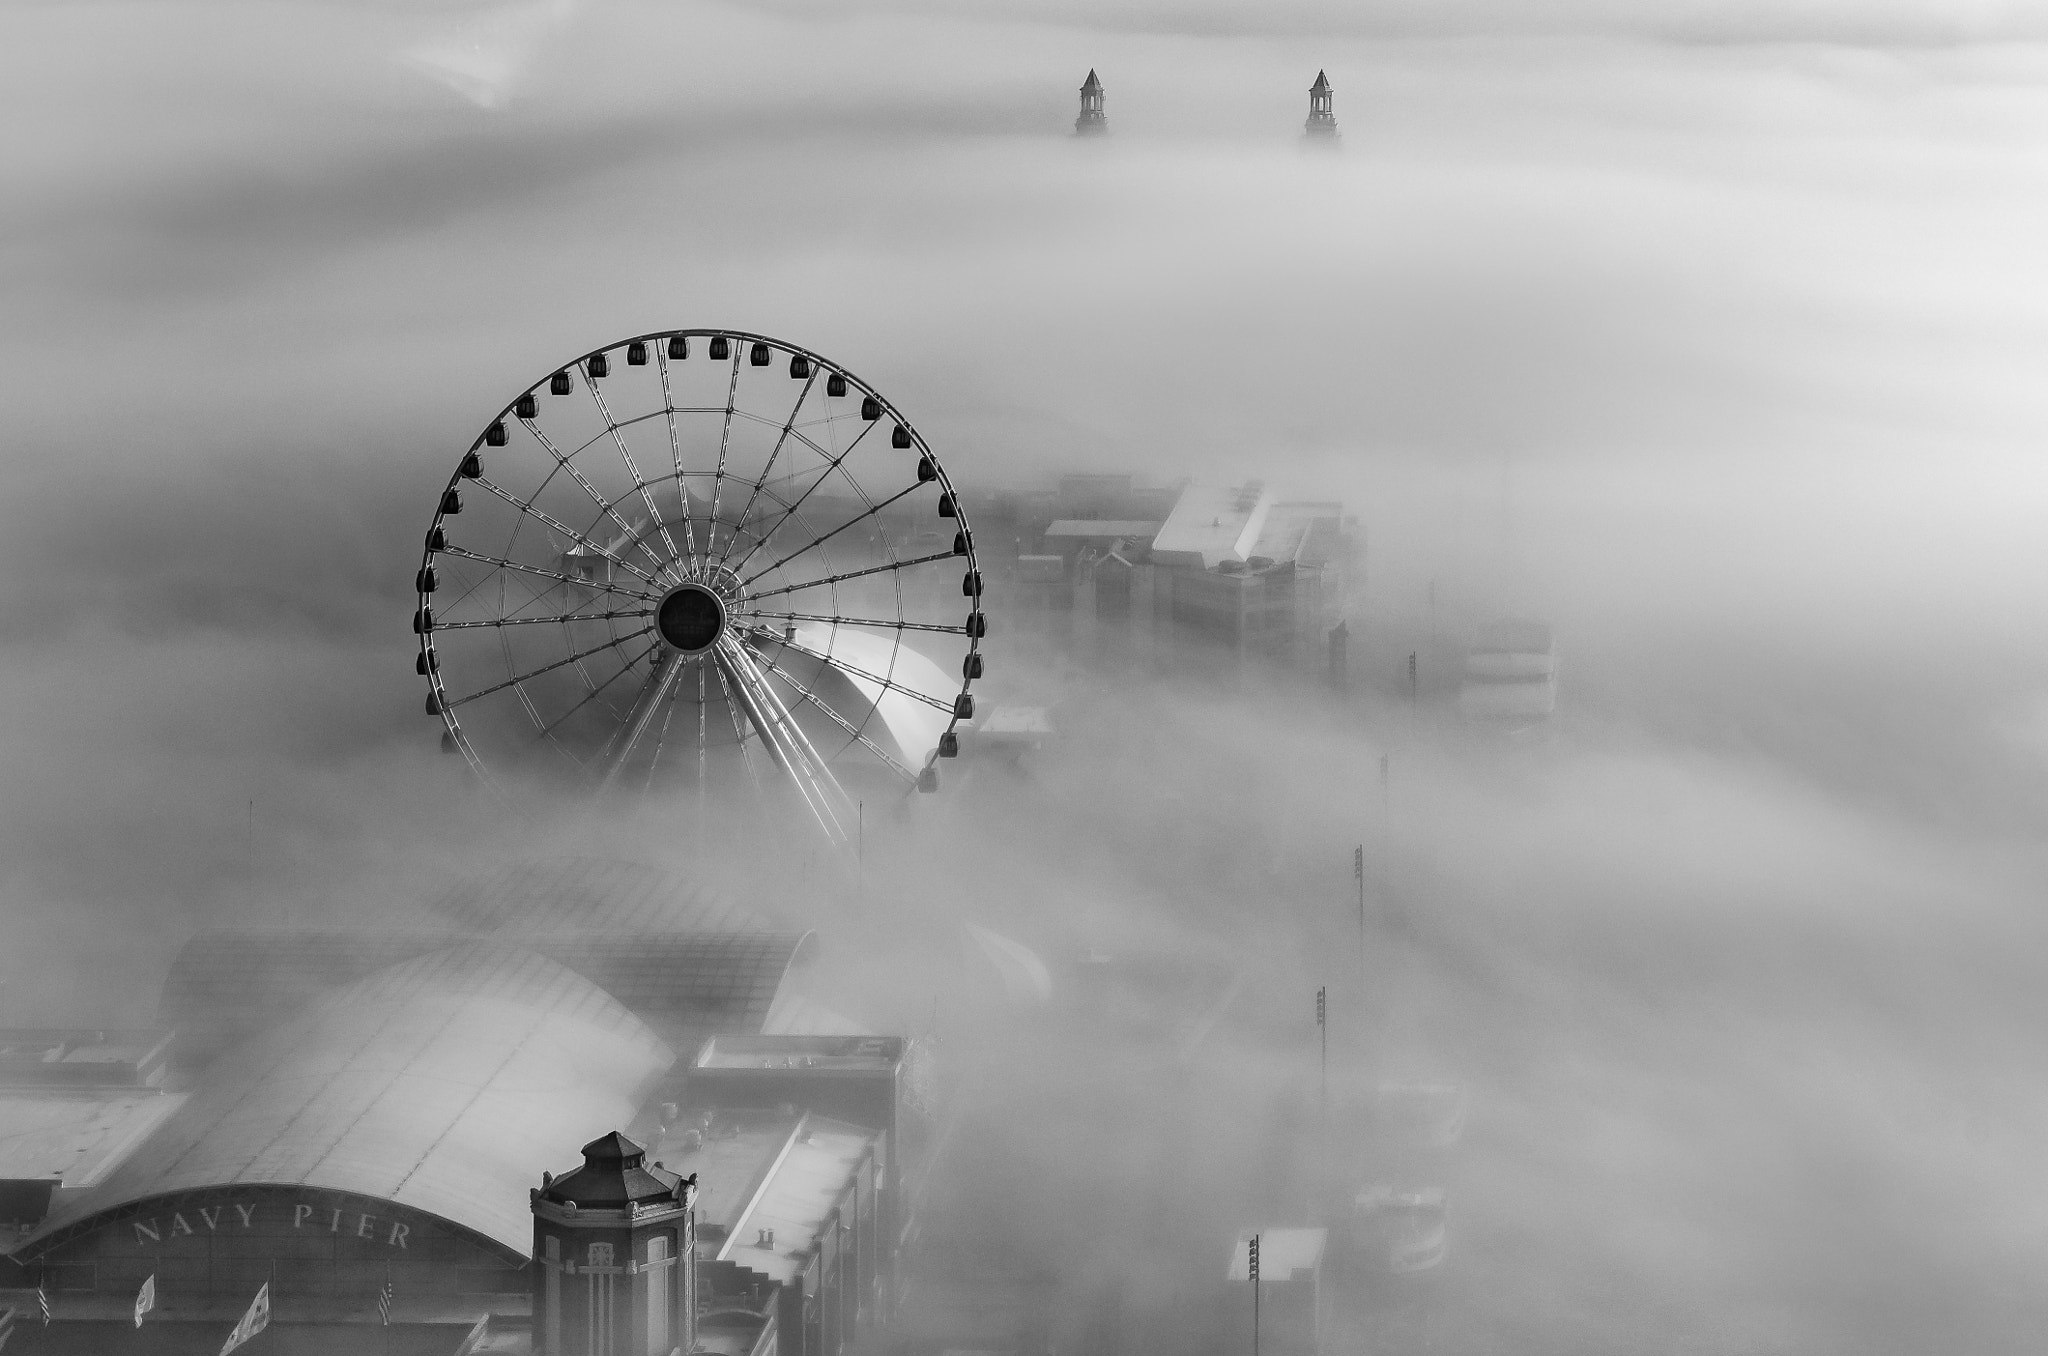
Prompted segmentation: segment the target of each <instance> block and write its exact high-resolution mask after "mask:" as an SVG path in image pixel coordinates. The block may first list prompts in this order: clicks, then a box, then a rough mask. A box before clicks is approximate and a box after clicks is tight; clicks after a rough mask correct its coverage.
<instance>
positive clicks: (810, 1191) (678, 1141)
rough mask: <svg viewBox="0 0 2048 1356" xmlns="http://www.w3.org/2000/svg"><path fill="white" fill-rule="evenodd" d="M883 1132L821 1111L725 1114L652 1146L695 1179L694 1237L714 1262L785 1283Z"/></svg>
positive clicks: (668, 1132) (663, 1160)
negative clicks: (710, 1249)
mask: <svg viewBox="0 0 2048 1356" xmlns="http://www.w3.org/2000/svg"><path fill="white" fill-rule="evenodd" d="M881 1137H882V1132H881V1131H879V1130H871V1129H868V1128H867V1127H865V1126H858V1125H852V1124H850V1123H848V1122H845V1121H838V1120H832V1119H830V1118H828V1117H824V1116H816V1115H803V1114H788V1115H785V1114H783V1113H782V1112H779V1111H731V1110H721V1111H715V1112H710V1113H706V1114H705V1115H702V1116H700V1117H698V1118H697V1119H696V1120H695V1121H692V1122H689V1123H686V1124H682V1125H674V1126H669V1127H666V1128H665V1129H663V1130H662V1131H661V1132H660V1134H659V1135H658V1136H657V1137H656V1138H655V1145H654V1148H652V1149H650V1150H649V1151H648V1152H649V1154H650V1155H652V1156H654V1157H655V1158H656V1159H658V1161H659V1163H660V1164H661V1166H662V1167H664V1168H665V1169H667V1170H668V1171H669V1172H672V1173H682V1174H684V1175H685V1176H687V1175H689V1174H690V1173H695V1174H696V1175H697V1238H698V1240H699V1242H700V1243H701V1244H706V1245H708V1244H717V1248H716V1250H715V1252H713V1254H712V1257H713V1260H716V1261H721V1262H735V1263H738V1264H739V1265H740V1266H743V1267H747V1268H749V1269H750V1270H753V1271H757V1272H760V1273H761V1274H762V1275H764V1276H768V1277H770V1278H772V1279H774V1280H778V1281H787V1280H789V1279H791V1278H792V1277H794V1276H795V1275H796V1274H797V1272H799V1271H800V1270H802V1268H803V1259H804V1258H806V1257H807V1256H808V1255H809V1254H810V1251H811V1249H812V1248H813V1247H814V1246H816V1244H817V1241H818V1238H819V1234H820V1232H821V1231H822V1230H823V1228H824V1226H825V1221H826V1218H827V1216H829V1215H830V1214H831V1212H832V1208H833V1206H834V1205H835V1204H836V1203H837V1202H838V1200H839V1198H840V1196H841V1194H842V1193H843V1192H844V1191H845V1189H846V1184H847V1183H848V1181H850V1180H851V1178H852V1176H853V1174H854V1173H855V1172H856V1171H857V1170H858V1169H859V1167H860V1164H861V1161H862V1160H863V1159H864V1158H866V1157H868V1156H869V1155H870V1154H873V1153H875V1152H876V1150H877V1146H878V1144H879V1143H880V1140H881ZM771 1233H772V1240H771V1238H770V1235H771Z"/></svg>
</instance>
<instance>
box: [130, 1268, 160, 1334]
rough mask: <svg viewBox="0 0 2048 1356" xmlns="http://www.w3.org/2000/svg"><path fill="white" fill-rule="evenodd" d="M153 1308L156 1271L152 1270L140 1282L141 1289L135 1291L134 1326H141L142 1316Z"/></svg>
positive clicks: (154, 1304)
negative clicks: (144, 1279)
mask: <svg viewBox="0 0 2048 1356" xmlns="http://www.w3.org/2000/svg"><path fill="white" fill-rule="evenodd" d="M154 1308H156V1273H155V1272H153V1271H152V1272H151V1273H150V1274H149V1279H148V1280H146V1281H144V1282H143V1283H142V1289H140V1290H138V1291H136V1292H135V1326H136V1327H138V1328H139V1327H141V1326H142V1316H143V1315H144V1314H146V1313H148V1312H149V1311H150V1310H151V1309H154Z"/></svg>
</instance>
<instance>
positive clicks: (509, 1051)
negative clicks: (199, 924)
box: [23, 942, 675, 1256]
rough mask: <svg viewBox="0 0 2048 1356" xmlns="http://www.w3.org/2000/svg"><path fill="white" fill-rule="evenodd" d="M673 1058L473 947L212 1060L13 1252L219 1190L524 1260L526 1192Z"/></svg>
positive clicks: (559, 982) (571, 983) (568, 989)
mask: <svg viewBox="0 0 2048 1356" xmlns="http://www.w3.org/2000/svg"><path fill="white" fill-rule="evenodd" d="M674 1061H675V1053H674V1051H672V1050H671V1049H670V1047H669V1046H668V1045H666V1044H665V1043H664V1042H663V1041H662V1040H661V1039H660V1038H659V1037H657V1036H656V1035H655V1034H654V1032H653V1031H652V1030H651V1029H649V1027H648V1026H647V1024H646V1023H644V1022H642V1021H641V1020H640V1019H639V1018H637V1017H635V1016H634V1015H633V1014H632V1013H631V1012H630V1011H628V1010H627V1009H626V1007H625V1006H624V1005H622V1004H621V1003H620V1002H619V1001H618V1000H616V999H615V998H613V997H612V996H611V995H609V994H607V993H605V992H604V991H603V990H602V989H600V988H599V987H598V986H597V985H595V984H593V983H591V982H590V981H589V980H588V979H586V978H584V977H583V976H581V975H579V974H577V973H575V972H573V971H571V970H570V969H568V968H566V967H564V966H562V965H559V964H557V963H556V962H554V961H551V960H548V959H547V958H545V957H543V956H540V955H536V954H534V953H533V952H531V951H527V950H523V949H519V948H515V947H511V946H507V945H504V944H500V943H491V942H467V943H463V944H461V945H458V946H453V947H449V948H446V949H443V950H438V951H433V952H430V953H428V954H425V955H419V956H414V957H411V958H409V959H406V960H401V961H399V962H398V963H396V964H393V965H388V966H386V967H384V968H382V969H380V970H377V971H376V972H375V973H373V974H370V975H367V976H365V977H363V978H361V979H358V980H357V981H356V982H354V983H352V984H349V985H347V986H346V987H344V988H341V989H339V990H336V991H334V992H331V993H328V994H325V995H323V996H321V997H319V998H316V999H314V1000H313V1002H312V1003H311V1005H310V1006H308V1007H306V1008H305V1009H304V1010H302V1011H301V1012H300V1013H299V1015H298V1016H297V1017H296V1018H294V1019H292V1020H291V1021H289V1022H287V1023H285V1024H283V1025H282V1026H281V1027H279V1028H277V1029H275V1030H273V1031H272V1032H270V1033H269V1034H267V1035H264V1036H260V1037H258V1038H257V1039H255V1040H253V1041H251V1042H250V1043H248V1044H247V1045H244V1046H242V1047H241V1048H239V1049H238V1050H236V1051H235V1053H234V1054H233V1056H232V1057H231V1058H227V1059H222V1060H217V1061H216V1062H215V1063H214V1064H213V1065H212V1066H210V1067H209V1068H208V1069H207V1071H206V1073H205V1074H204V1075H203V1076H202V1077H201V1079H200V1081H199V1083H198V1084H197V1086H196V1087H195V1088H194V1089H193V1092H192V1096H191V1097H190V1099H189V1100H188V1101H187V1102H186V1103H185V1105H184V1106H183V1107H181V1108H180V1109H179V1110H178V1112H177V1113H176V1114H175V1115H173V1116H172V1117H171V1118H170V1120H169V1121H167V1122H166V1123H165V1124H164V1126H163V1127H162V1128H161V1129H160V1130H158V1131H157V1133H155V1134H154V1135H152V1136H151V1137H150V1138H149V1139H148V1140H147V1141H145V1142H144V1143H143V1144H142V1145H141V1146H140V1147H139V1148H138V1149H137V1150H136V1151H135V1152H134V1153H133V1154H132V1155H131V1156H130V1157H129V1158H128V1159H127V1161H125V1162H124V1163H122V1164H121V1166H120V1167H119V1168H117V1169H115V1171H114V1172H113V1173H112V1174H110V1175H109V1177H108V1178H107V1180H106V1181H104V1182H103V1183H101V1184H100V1185H99V1186H97V1187H95V1188H93V1189H91V1190H90V1191H87V1192H85V1193H83V1195H82V1199H80V1200H78V1201H76V1202H72V1203H66V1204H63V1205H60V1206H59V1207H58V1208H57V1209H56V1210H55V1211H53V1212H52V1214H51V1216H50V1217H49V1218H48V1219H47V1220H45V1221H44V1222H43V1224H42V1225H41V1226H40V1227H39V1228H38V1229H37V1230H36V1232H35V1233H34V1234H33V1235H31V1237H30V1238H29V1239H28V1240H26V1242H25V1244H24V1245H23V1250H24V1251H29V1252H33V1251H36V1250H38V1249H39V1247H41V1246H47V1245H48V1243H49V1242H50V1241H52V1240H53V1239H55V1238H56V1237H57V1236H58V1235H60V1234H63V1235H69V1234H72V1233H76V1232H78V1231H80V1230H81V1229H86V1228H91V1227H94V1220H95V1217H97V1216H101V1215H106V1214H109V1213H111V1212H115V1211H118V1210H120V1209H121V1207H123V1206H126V1205H130V1204H132V1203H135V1202H138V1201H144V1200H148V1199H151V1198H154V1197H159V1196H166V1195H171V1194H174V1193H178V1192H185V1191H194V1190H202V1189H207V1188H213V1187H223V1186H288V1187H304V1188H309V1189H316V1190H331V1191H345V1192H353V1193H356V1194H359V1195H363V1196H368V1197H373V1198H376V1199H380V1200H386V1201H391V1202H394V1203H396V1204H398V1205H400V1206H405V1207H409V1208H411V1209H415V1210H419V1211H423V1212H425V1213H427V1214H430V1215H434V1216H438V1217H439V1218H441V1219H444V1220H446V1221H448V1222H449V1223H451V1224H453V1225H455V1226H457V1227H459V1228H462V1229H466V1230H469V1231H470V1232H472V1233H475V1234H478V1235H481V1236H482V1237H484V1238H486V1239H489V1240H491V1241H492V1242H495V1243H497V1244H498V1245H500V1246H502V1247H504V1248H506V1249H508V1250H509V1251H511V1252H512V1253H514V1254H516V1255H519V1256H524V1255H525V1254H526V1253H527V1251H528V1249H529V1246H530V1242H531V1237H532V1221H531V1218H530V1216H529V1214H528V1210H527V1193H526V1188H527V1187H529V1186H531V1185H534V1184H536V1183H538V1182H539V1180H540V1175H541V1172H542V1171H543V1170H544V1169H546V1168H549V1167H552V1166H554V1165H555V1164H557V1163H558V1162H559V1160H560V1159H561V1157H562V1154H563V1151H564V1146H567V1145H576V1144H581V1143H583V1142H585V1141H586V1140H588V1139H590V1138H591V1137H592V1136H594V1135H596V1134H599V1133H601V1132H603V1131H605V1130H608V1129H611V1128H612V1127H614V1126H617V1125H623V1124H625V1123H627V1121H629V1120H630V1119H631V1117H632V1115H633V1113H634V1112H635V1111H637V1110H638V1109H639V1107H640V1105H641V1103H642V1102H643V1101H644V1100H645V1098H646V1097H647V1095H648V1093H649V1092H650V1091H651V1090H652V1088H653V1086H654V1085H655V1083H656V1081H657V1080H658V1079H659V1078H660V1077H661V1076H662V1075H663V1074H664V1073H666V1072H667V1070H668V1069H669V1067H670V1066H671V1065H672V1064H673V1063H674Z"/></svg>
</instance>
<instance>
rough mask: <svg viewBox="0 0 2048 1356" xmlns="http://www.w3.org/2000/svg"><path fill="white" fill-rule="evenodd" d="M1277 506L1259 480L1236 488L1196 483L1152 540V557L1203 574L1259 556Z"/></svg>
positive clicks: (1189, 488)
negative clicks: (1228, 562) (1258, 546)
mask: <svg viewBox="0 0 2048 1356" xmlns="http://www.w3.org/2000/svg"><path fill="white" fill-rule="evenodd" d="M1272 505H1273V500H1272V496H1270V495H1269V494H1267V493H1266V488H1265V486H1263V485H1261V484H1259V483H1258V482H1257V481H1252V482H1250V483H1248V484H1245V485H1240V486H1235V487H1233V486H1229V485H1210V484H1205V483H1203V482H1200V481H1196V482H1194V483H1192V484H1190V485H1188V486H1187V488H1185V489H1183V490H1182V491H1181V493H1180V498H1179V499H1178V500H1176V501H1175V502H1174V505H1173V512H1172V513H1170V514H1168V515H1167V519H1166V522H1165V523H1164V524H1162V525H1161V527H1160V529H1159V533H1158V535H1157V536H1155V537H1154V538H1153V539H1152V558H1153V559H1154V560H1155V561H1157V562H1158V563H1160V564H1162V565H1179V566H1185V567H1191V568H1194V569H1202V570H1209V569H1214V568H1215V567H1216V565H1217V564H1218V563H1219V562H1221V561H1225V560H1235V561H1243V560H1246V559H1248V558H1250V557H1251V556H1252V555H1254V554H1256V552H1255V551H1254V550H1253V548H1254V546H1255V545H1256V544H1257V542H1258V540H1259V534H1260V533H1261V532H1262V531H1264V529H1265V524H1266V515H1267V514H1268V513H1269V512H1270V511H1271V510H1272Z"/></svg>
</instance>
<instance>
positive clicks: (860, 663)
mask: <svg viewBox="0 0 2048 1356" xmlns="http://www.w3.org/2000/svg"><path fill="white" fill-rule="evenodd" d="M415 583H416V587H417V589H418V592H419V607H418V611H416V612H415V613H414V614H413V632H414V634H415V635H416V636H417V637H418V638H419V658H418V662H417V664H416V666H415V667H416V669H417V671H418V673H419V674H420V676H421V677H423V678H424V679H425V680H426V683H427V688H428V692H427V702H426V708H427V712H428V714H429V715H434V716H438V717H439V718H440V719H441V721H442V723H443V725H444V727H445V728H444V733H443V735H442V743H443V746H444V747H446V748H448V749H450V750H453V751H458V752H460V753H461V754H462V755H463V756H464V757H465V758H466V759H468V761H469V763H470V765H471V766H472V767H473V768H475V769H476V770H477V771H478V772H479V773H481V774H483V775H485V776H486V777H487V778H488V779H491V780H493V781H497V780H499V779H501V778H502V777H503V776H504V775H505V774H507V773H513V772H515V771H516V772H521V773H525V772H538V773H540V774H541V775H557V776H558V775H560V774H561V773H564V772H566V773H568V774H569V775H570V776H573V777H577V778H581V779H583V780H584V781H585V782H587V783H588V784H590V785H591V786H593V787H594V788H600V789H612V788H650V789H651V788H655V787H663V788H667V787H674V786H686V785H689V784H692V783H694V784H695V785H697V786H699V787H723V786H725V785H728V784H730V783H731V782H732V781H735V780H737V781H739V782H742V783H744V782H749V781H750V782H752V783H754V784H756V785H762V786H765V785H768V784H769V783H771V782H774V781H778V780H779V781H781V782H783V783H785V784H787V785H791V786H793V787H794V788H795V789H796V791H797V792H798V793H800V795H801V797H802V799H803V802H804V803H805V805H807V806H808V807H809V810H810V812H811V814H812V815H814V816H815V817H816V818H817V820H818V822H819V824H820V825H821V826H822V827H823V828H824V829H825V831H826V833H827V834H828V835H829V836H831V837H834V838H844V837H845V836H846V834H847V830H848V828H849V823H850V812H851V811H852V809H853V805H854V799H855V797H856V796H857V795H858V794H860V793H862V792H863V791H866V792H867V793H868V794H873V793H874V789H875V788H876V787H877V786H878V785H880V786H894V787H897V788H899V789H904V790H908V789H909V788H912V787H915V788H917V789H919V790H926V791H929V790H935V789H936V788H937V784H938V773H937V762H936V760H937V759H939V758H944V757H951V756H953V755H954V754H955V753H957V752H958V749H959V739H958V735H957V732H956V730H955V726H956V725H957V724H958V723H959V722H960V721H961V720H964V719H969V718H971V717H972V716H973V714H974V698H973V696H972V695H971V693H970V691H969V689H970V687H971V686H972V684H973V681H974V679H976V678H978V677H980V676H981V672H982V655H981V648H980V642H981V638H982V637H983V636H984V635H986V634H987V626H988V624H987V620H986V617H985V616H984V614H983V612H982V610H981V573H980V570H979V568H978V567H977V565H976V562H975V555H974V534H973V532H972V531H971V530H970V528H969V527H968V523H967V517H966V511H965V509H964V508H963V507H962V505H961V503H960V498H959V492H958V490H957V489H956V488H955V487H954V484H953V481H952V479H951V478H950V477H949V476H948V475H947V474H946V471H945V468H944V467H943V466H942V465H941V464H940V462H939V459H938V456H937V455H936V454H935V453H934V452H933V451H932V450H931V448H930V447H929V446H928V445H927V444H926V443H925V441H924V439H923V438H922V437H920V436H919V435H918V433H917V431H916V430H915V429H914V428H913V427H912V426H911V424H910V421H909V420H907V419H905V418H904V417H903V416H902V414H901V413H899V412H898V411H897V409H896V407H895V406H893V405H892V404H890V403H889V402H888V401H887V400H886V399H884V398H883V397H882V396H881V395H880V394H879V393H878V392H877V391H876V390H875V389H874V388H873V387H872V386H870V385H869V384H867V383H866V382H864V381H862V380H860V379H859V378H858V377H855V376H854V375H853V374H852V373H850V372H848V371H846V370H845V369H844V368H842V367H839V366H837V365H836V364H833V363H831V362H828V361H826V360H825V359H823V358H821V357H819V356H818V355H817V354H815V353H812V352H810V351H808V350H806V349H802V348H798V347H797V346H795V345H793V344H788V343H784V342H782V341H780V340H776V339H770V338H767V337H766V336H763V335H756V334H745V333H741V332H739V331H736V330H675V331H667V332H663V333H659V334H646V335H641V336H640V337H638V338H635V339H628V340H623V341H621V342H619V343H615V344H611V345H609V346H607V347H605V348H601V349H598V350H596V351H594V352H591V353H586V354H584V355H583V356H582V357H580V358H578V359H576V360H575V361H574V362H571V363H568V364H566V365H564V366H563V367H561V368H558V369H556V370H555V371H554V372H553V373H551V374H549V375H546V376H543V377H542V378H541V380H540V381H539V382H537V383H535V384H534V385H532V386H530V387H528V388H527V389H525V390H524V391H522V392H521V393H520V394H519V395H518V397H517V398H516V399H514V400H513V401H512V402H511V404H509V405H507V406H506V407H505V409H504V410H503V411H501V412H500V413H499V414H498V416H497V417H496V418H494V419H492V420H491V421H490V422H489V424H487V425H486V426H485V428H484V429H483V431H482V432H481V433H480V434H478V435H477V437H476V439H475V441H474V443H473V444H472V445H471V446H470V448H469V450H468V451H467V452H466V453H464V454H463V456H462V458H461V460H460V462H459V464H458V465H457V466H456V468H455V472H454V474H453V475H452V476H450V478H449V481H448V484H447V487H446V488H445V489H444V490H443V491H442V492H441V496H440V500H439V503H438V504H437V506H436V507H435V510H434V515H433V524H432V526H431V527H430V528H429V530H428V532H427V538H426V546H425V553H424V556H423V558H422V560H421V562H420V568H419V574H418V577H417V579H416V581H415Z"/></svg>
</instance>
